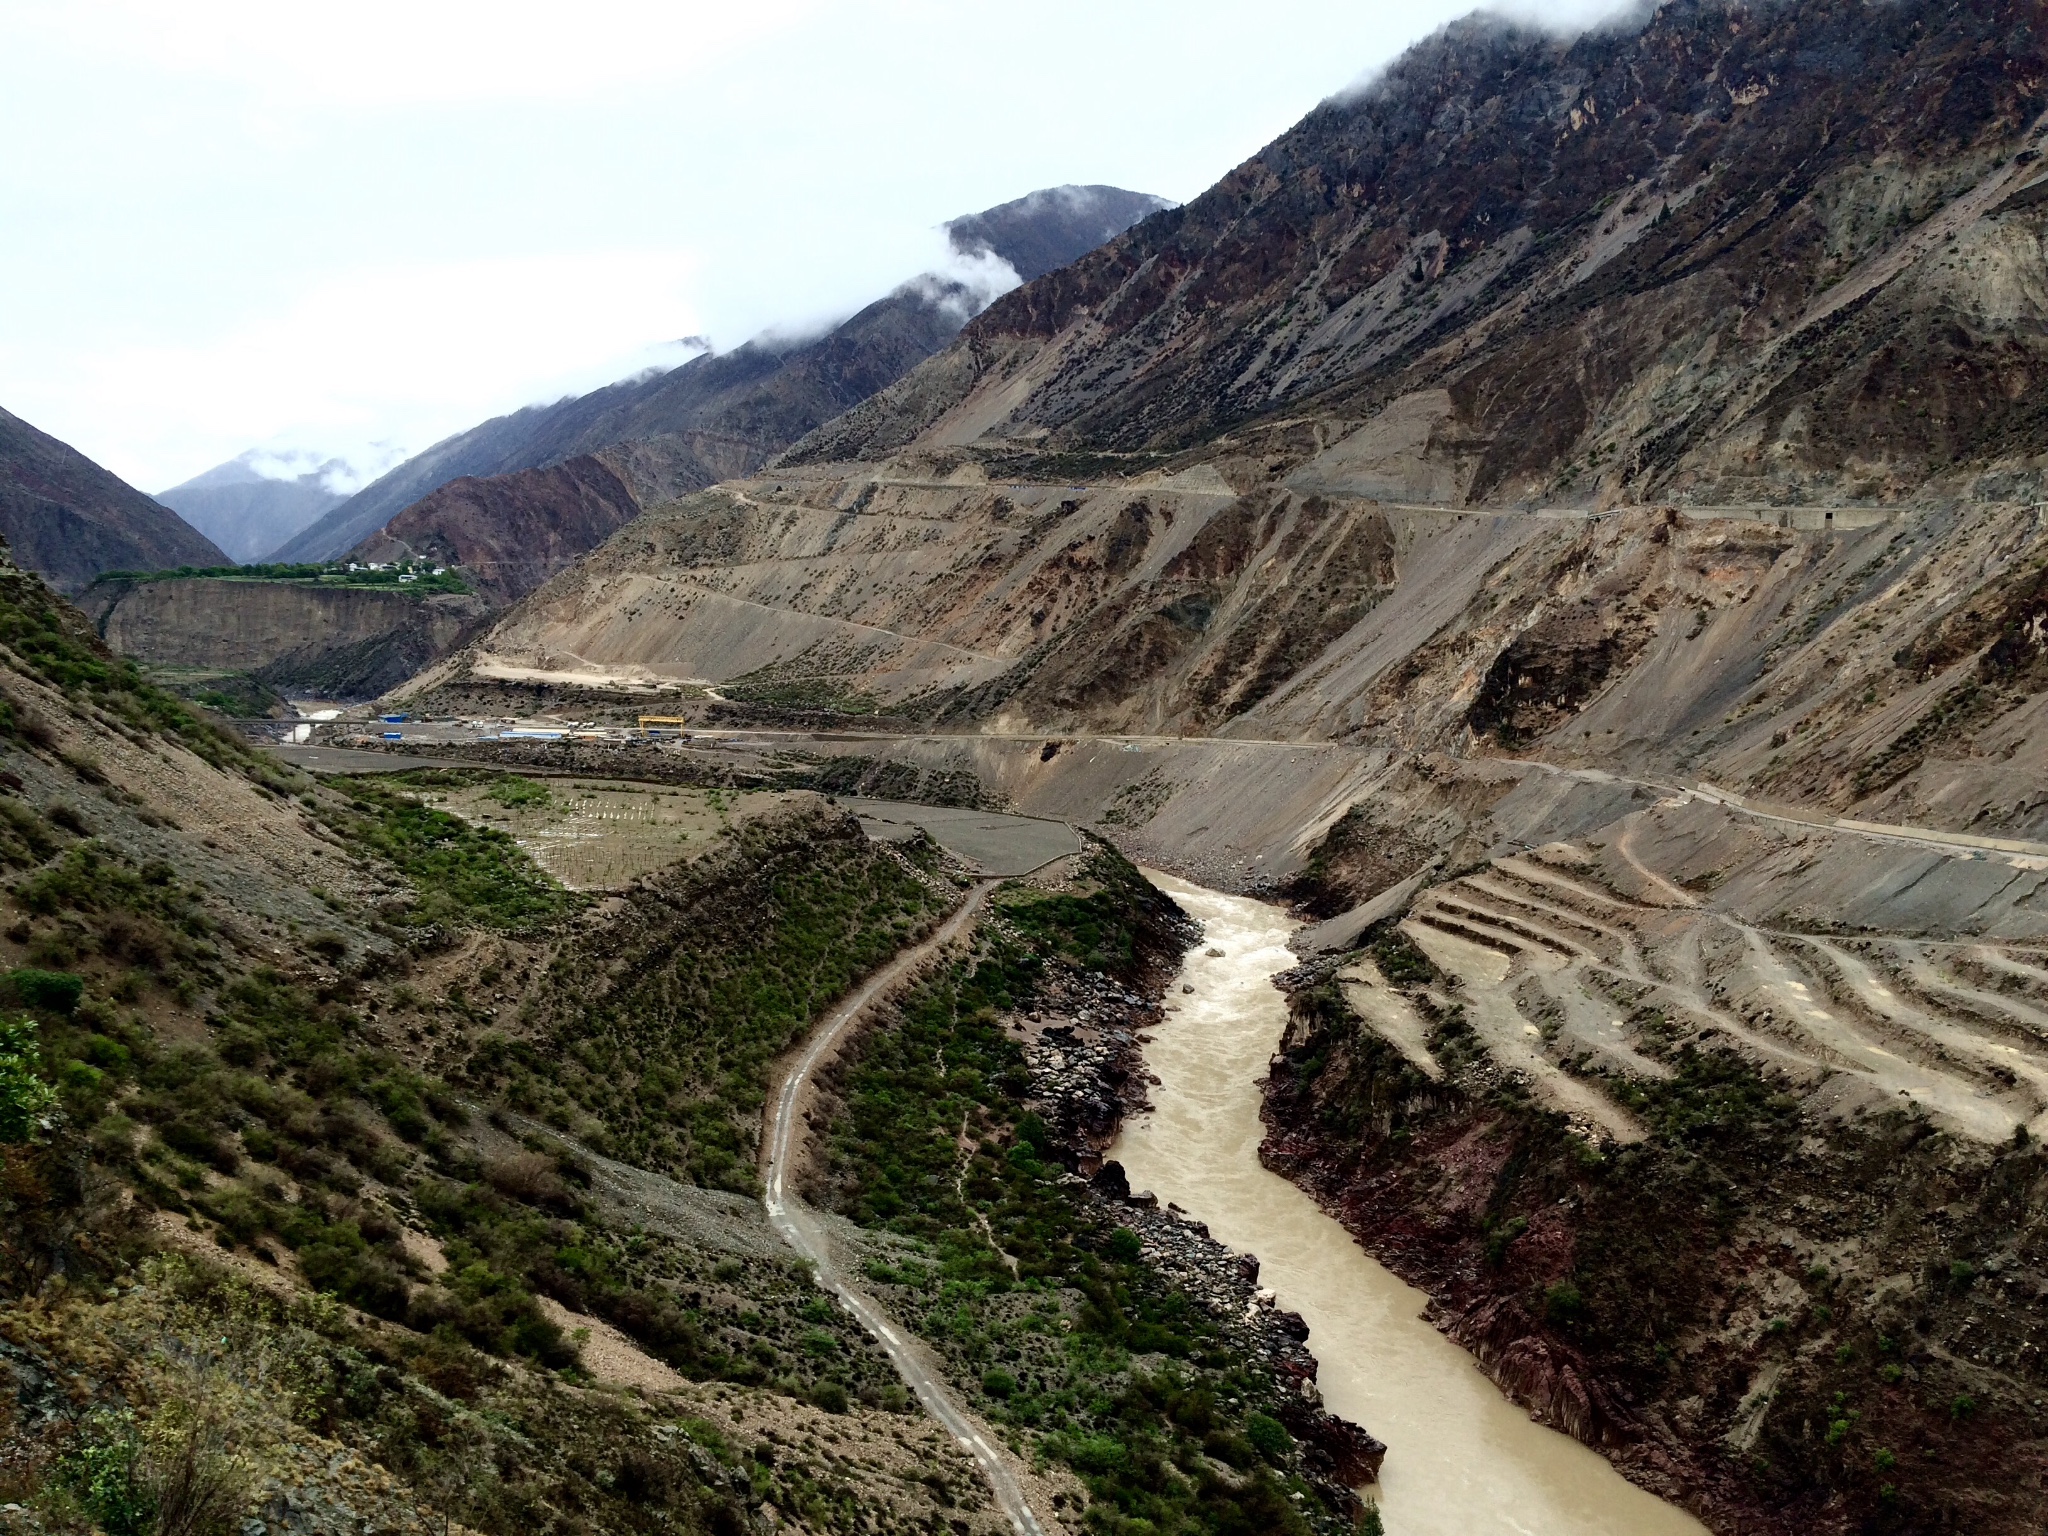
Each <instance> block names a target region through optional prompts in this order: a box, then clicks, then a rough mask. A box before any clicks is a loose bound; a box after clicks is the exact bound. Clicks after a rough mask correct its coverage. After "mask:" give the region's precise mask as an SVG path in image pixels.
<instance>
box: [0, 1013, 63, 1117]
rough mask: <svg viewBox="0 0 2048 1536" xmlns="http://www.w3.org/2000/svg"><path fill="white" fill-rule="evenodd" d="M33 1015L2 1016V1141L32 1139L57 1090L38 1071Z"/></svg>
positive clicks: (0, 1034) (0, 1051)
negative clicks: (26, 1016)
mask: <svg viewBox="0 0 2048 1536" xmlns="http://www.w3.org/2000/svg"><path fill="white" fill-rule="evenodd" d="M36 1058H37V1051H36V1026H35V1021H34V1020H33V1019H27V1018H14V1019H0V1145H11V1144H14V1143H18V1142H24V1141H33V1140H34V1139H35V1137H36V1135H37V1133H38V1132H40V1131H42V1130H43V1129H44V1120H43V1117H44V1116H45V1115H47V1114H48V1113H49V1112H50V1107H51V1106H52V1105H53V1104H55V1103H56V1102H57V1092H56V1090H55V1089H54V1088H52V1087H51V1086H50V1085H49V1084H48V1083H46V1082H44V1081H43V1079H42V1076H41V1075H40V1074H39V1073H38V1072H37V1071H36Z"/></svg>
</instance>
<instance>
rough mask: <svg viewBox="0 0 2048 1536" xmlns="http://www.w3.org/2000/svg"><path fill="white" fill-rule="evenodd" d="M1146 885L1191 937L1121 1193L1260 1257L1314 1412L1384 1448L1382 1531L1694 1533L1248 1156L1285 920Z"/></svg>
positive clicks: (1124, 1152)
mask: <svg viewBox="0 0 2048 1536" xmlns="http://www.w3.org/2000/svg"><path fill="white" fill-rule="evenodd" d="M1151 878H1152V880H1153V881H1154V883H1155V884H1157V885H1159V886H1160V887H1161V888H1162V889H1164V890H1166V891H1167V892H1168V893H1170V894H1171V895H1172V896H1173V897H1174V899H1175V900H1177V901H1178V902H1179V903H1180V904H1181V905H1182V906H1183V907H1184V908H1186V909H1187V911H1188V912H1189V913H1190V914H1191V915H1192V916H1194V917H1196V918H1198V919H1199V920H1200V921H1201V923H1202V924H1203V927H1204V935H1203V939H1202V942H1201V943H1200V944H1198V945H1196V947H1195V948H1194V949H1193V950H1191V951H1190V952H1189V954H1188V957H1187V963H1186V967H1185V969H1184V971H1183V974H1182V975H1181V977H1180V979H1179V980H1178V981H1177V982H1176V983H1175V985H1174V988H1173V990H1172V991H1171V992H1170V993H1169V994H1168V997H1167V999H1166V1001H1167V1003H1168V1005H1169V1006H1172V1007H1175V1008H1177V1009H1178V1012H1174V1013H1168V1014H1167V1015H1166V1016H1165V1018H1164V1020H1163V1021H1162V1023H1161V1024H1160V1025H1159V1026H1158V1027H1157V1028H1155V1029H1154V1031H1153V1042H1152V1044H1150V1045H1149V1046H1147V1047H1146V1050H1145V1059H1146V1063H1147V1065H1148V1066H1149V1067H1150V1069H1151V1070H1152V1072H1153V1073H1155V1074H1156V1075H1157V1077H1158V1079H1159V1082H1158V1085H1157V1086H1156V1087H1154V1088H1153V1089H1152V1102H1153V1105H1154V1108H1153V1110H1152V1111H1151V1112H1150V1113H1148V1114H1146V1115H1143V1116H1140V1117H1136V1118H1134V1119H1132V1120H1131V1121H1130V1122H1129V1123H1128V1124H1127V1125H1126V1127H1125V1129H1124V1132H1123V1135H1122V1137H1121V1138H1120V1140H1119V1141H1118V1142H1117V1145H1116V1147H1115V1149H1114V1150H1113V1151H1112V1152H1111V1153H1110V1155H1111V1156H1112V1157H1115V1158H1116V1159H1117V1160H1118V1161H1120V1162H1121V1163H1122V1164H1123V1165H1124V1168H1125V1170H1126V1171H1127V1172H1128V1174H1129V1175H1130V1180H1131V1186H1132V1188H1134V1189H1150V1190H1152V1191H1153V1192H1154V1193H1155V1194H1157V1195H1158V1196H1159V1198H1160V1199H1161V1200H1162V1201H1166V1200H1171V1201H1173V1202H1174V1203H1175V1204H1177V1205H1179V1206H1180V1207H1181V1208H1182V1209H1183V1210H1185V1211H1187V1212H1188V1213H1189V1214H1190V1215H1192V1216H1194V1217H1196V1218H1198V1219H1199V1220H1202V1221H1205V1222H1207V1223H1208V1225H1209V1229H1210V1230H1211V1232H1213V1233H1214V1234H1215V1236H1216V1237H1217V1238H1218V1239H1219V1240H1221V1241H1223V1242H1225V1243H1228V1244H1230V1245H1231V1246H1232V1247H1234V1248H1236V1249H1238V1250H1240V1251H1241V1252H1247V1253H1255V1254H1257V1255H1258V1256H1259V1260H1260V1265H1261V1270H1260V1279H1261V1283H1262V1284H1264V1285H1266V1286H1268V1287H1270V1288H1271V1289H1272V1290H1273V1291H1274V1292H1275V1293H1276V1294H1277V1296H1278V1298H1279V1303H1280V1305H1281V1306H1283V1307H1287V1308H1290V1309H1292V1310H1293V1311H1296V1312H1299V1313H1300V1314H1301V1315H1302V1317H1303V1318H1304V1319H1305V1320H1306V1321H1307V1322H1308V1324H1309V1328H1310V1333H1309V1340H1308V1344H1309V1348H1310V1349H1311V1350H1313V1351H1314V1353H1315V1356H1316V1359H1317V1361H1318V1362H1319V1363H1320V1369H1321V1377H1320V1385H1321V1387H1322V1393H1323V1400H1324V1402H1325V1404H1326V1405H1327V1406H1328V1407H1329V1408H1330V1410H1331V1411H1332V1412H1334V1413H1337V1414H1339V1415H1341V1416H1343V1417H1344V1418H1347V1419H1350V1420H1352V1421H1353V1422H1354V1423H1358V1424H1362V1425H1364V1426H1365V1428H1366V1429H1368V1430H1369V1431H1371V1432H1372V1433H1373V1434H1374V1435H1376V1436H1378V1437H1379V1438H1380V1439H1381V1440H1384V1441H1385V1442H1386V1444H1387V1457H1386V1463H1385V1465H1384V1466H1383V1468H1382V1469H1381V1473H1380V1484H1379V1487H1378V1488H1377V1490H1374V1491H1373V1492H1374V1494H1375V1496H1376V1497H1377V1498H1378V1500H1379V1505H1380V1513H1381V1516H1382V1518H1383V1520H1384V1522H1385V1525H1386V1529H1387V1531H1388V1532H1389V1533H1390V1536H1492V1533H1496V1532H1499V1533H1514V1536H1701V1533H1702V1532H1703V1530H1704V1527H1702V1526H1701V1525H1700V1524H1699V1522H1698V1521H1696V1520H1694V1519H1693V1518H1692V1516H1690V1515H1688V1514H1686V1513H1684V1512H1683V1511H1682V1510H1679V1509H1677V1508H1675V1507H1674V1506H1672V1505H1669V1504H1666V1503H1664V1502H1663V1501H1662V1500H1660V1499H1657V1498H1655V1497H1653V1496H1652V1495H1650V1494H1648V1493H1645V1492H1644V1491H1643V1490H1642V1489H1640V1488H1637V1487H1636V1486H1635V1485H1634V1484H1632V1483H1630V1482H1628V1481H1627V1480H1626V1479H1624V1478H1623V1477H1622V1476H1621V1475H1620V1474H1619V1473H1618V1472H1616V1471H1615V1470H1614V1469H1613V1468H1612V1467H1611V1466H1609V1465H1608V1464H1607V1462H1606V1461H1604V1460H1603V1459H1601V1457H1600V1456H1598V1455H1597V1454H1596V1453H1594V1452H1593V1451H1591V1450H1589V1449H1587V1448H1586V1447H1585V1446H1583V1445H1580V1444H1579V1443H1578V1442H1577V1441H1575V1440H1572V1439H1570V1438H1569V1437H1567V1436H1565V1435H1561V1434H1558V1433H1557V1432H1556V1431H1554V1430H1550V1429H1546V1428H1544V1427H1543V1426H1541V1425H1539V1424H1535V1423H1532V1422H1531V1421H1530V1419H1529V1417H1528V1415H1527V1413H1526V1412H1524V1411H1523V1410H1522V1409H1519V1408H1517V1407H1515V1406H1514V1405H1513V1404H1512V1403H1510V1402H1508V1401H1507V1399H1506V1398H1504V1397H1503V1396H1501V1394H1500V1392H1499V1390H1498V1389H1497V1388H1495V1387H1494V1385H1493V1383H1492V1382H1490V1381H1488V1380H1487V1379H1486V1377H1485V1376H1483V1375H1481V1374H1480V1372H1479V1370H1478V1369H1477V1368H1476V1367H1475V1366H1474V1364H1473V1362H1472V1359H1471V1357H1470V1356H1469V1355H1467V1354H1466V1353H1465V1352H1464V1351H1463V1350H1461V1349H1459V1348H1458V1347H1457V1346H1456V1345H1455V1344H1452V1343H1451V1342H1450V1341H1449V1340H1447V1339H1445V1338H1444V1337H1443V1336H1442V1335H1440V1334H1439V1333H1437V1331H1436V1330H1435V1329H1434V1328H1432V1327H1430V1326H1429V1324H1427V1323H1426V1322H1424V1321H1422V1319H1421V1316H1420V1313H1421V1311H1422V1307H1423V1303H1424V1300H1425V1298H1424V1296H1423V1294H1422V1292H1420V1291H1418V1290H1415V1289H1414V1288H1413V1287H1411V1286H1409V1285H1407V1284H1406V1283H1404V1282H1403V1281H1401V1280H1399V1279H1396V1278H1395V1277H1394V1275H1392V1274H1391V1273H1390V1272H1388V1271H1387V1270H1386V1269H1384V1268H1383V1267H1381V1266H1380V1265H1379V1264H1377V1263H1375V1262H1374V1261H1373V1260H1372V1259H1370V1258H1369V1257H1367V1256H1366V1254H1365V1252H1364V1250H1363V1249H1361V1248H1360V1247H1359V1246H1358V1244H1356V1243H1355V1242H1353V1241H1352V1239H1351V1236H1350V1234H1349V1233H1348V1232H1346V1231H1345V1230H1344V1228H1343V1227H1342V1226H1340V1225H1339V1224H1338V1223H1337V1222H1336V1221H1335V1220H1334V1219H1332V1218H1331V1217H1329V1216H1327V1215H1325V1214H1324V1213H1323V1211H1322V1210H1321V1209H1320V1208H1319V1207H1318V1206H1317V1205H1316V1203H1315V1202H1314V1201H1313V1200H1311V1199H1310V1198H1309V1197H1308V1196H1307V1195H1306V1194H1304V1193H1303V1192H1302V1191H1301V1190H1299V1189H1297V1188H1295V1186H1294V1185H1292V1184H1290V1183H1288V1182H1287V1181H1286V1180H1285V1179H1283V1178H1281V1177H1280V1176H1279V1175H1278V1174H1276V1173H1273V1172H1270V1171H1269V1170H1268V1169H1266V1168H1265V1167H1264V1166H1262V1165H1261V1164H1260V1162H1259V1155H1258V1153H1259V1142H1260V1139H1261V1138H1262V1136H1263V1135H1264V1131H1265V1127H1264V1126H1263V1125H1262V1124H1261V1122H1260V1120H1259V1102H1260V1090H1259V1083H1260V1080H1261V1079H1262V1078H1264V1077H1265V1075H1266V1064H1267V1061H1268V1059H1269V1058H1270V1057H1271V1056H1272V1054H1273V1052H1274V1051H1275V1050H1277V1049H1278V1048H1279V1044H1280V1037H1281V1034H1282V1032H1283V1030H1284V1029H1285V1027H1286V1023H1287V1006H1286V1001H1285V999H1284V998H1283V997H1282V996H1281V994H1280V992H1279V991H1278V989H1277V988H1275V987H1274V986H1273V985H1272V983H1271V977H1272V976H1273V975H1274V974H1275V973H1276V972H1279V971H1283V970H1286V969H1288V968H1289V967H1291V966H1293V965H1294V964H1295V963H1296V957H1295V956H1294V955H1293V954H1292V953H1291V952H1290V951H1289V950H1288V948H1287V936H1288V934H1289V933H1290V932H1291V931H1292V929H1293V928H1294V926H1295V925H1294V924H1293V923H1292V922H1290V921H1289V920H1288V919H1287V918H1286V916H1285V915H1284V914H1283V913H1282V912H1281V911H1280V910H1279V909H1278V908H1276V907H1272V906H1268V905H1266V904H1265V903H1263V902H1257V901H1251V900H1247V899H1245V898H1243V897H1236V896H1225V895H1222V894H1221V893H1219V892H1216V891H1210V890H1205V889H1203V888H1202V887H1200V886H1196V885H1189V884H1187V883H1186V882H1184V881H1181V880H1176V879H1174V878H1172V877H1171V876H1167V875H1160V874H1153V875H1152V876H1151ZM1211 949H1215V950H1221V951H1222V954H1221V955H1220V956H1211V955H1210V954H1209V953H1208V951H1209V950H1211ZM1182 984H1185V985H1188V986H1191V987H1193V988H1194V990H1193V992H1191V993H1184V992H1182V991H1181V990H1180V988H1181V986H1182Z"/></svg>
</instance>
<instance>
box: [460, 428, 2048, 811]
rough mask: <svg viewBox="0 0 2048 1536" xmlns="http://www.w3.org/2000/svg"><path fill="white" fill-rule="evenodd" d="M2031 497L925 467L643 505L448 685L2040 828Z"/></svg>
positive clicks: (943, 463) (2041, 649)
mask: <svg viewBox="0 0 2048 1536" xmlns="http://www.w3.org/2000/svg"><path fill="white" fill-rule="evenodd" d="M2044 560H2048V528H2044V524H2043V521H2042V512H2041V510H2040V509H2039V508H2038V507H2036V506H2033V505H2029V504H2015V503H2001V504H1977V505H1970V506H1964V505H1945V506H1936V507H1928V508H1918V509H1910V510H1907V509H1902V510H1901V511H1899V512H1897V513H1892V514H1878V513H1867V512H1866V513H1853V514H1852V513H1851V512H1849V511H1847V510H1842V511H1837V512H1834V513H1829V512H1825V511H1817V510H1812V509H1804V510H1799V511H1779V512H1765V513H1757V514H1752V515H1749V516H1745V517H1733V516H1728V515H1713V516H1709V515H1705V514H1700V513H1692V512H1682V511H1680V510H1679V509H1677V508H1676V507H1674V506H1670V505H1665V506H1662V507H1638V508H1630V509H1622V510H1617V511H1615V512H1611V513H1608V514H1603V515H1598V516H1594V515H1589V514H1582V513H1576V512H1570V511H1550V512H1543V513H1533V514H1532V513H1524V512H1511V511H1505V510H1502V511H1488V512H1477V511H1471V510H1465V511H1451V510H1447V509H1432V508H1426V507H1416V506H1406V505H1392V504H1388V503H1381V502H1372V501H1366V500H1361V499H1358V498H1339V497H1333V496H1327V495H1323V494H1321V493H1312V492H1311V493H1303V492H1295V491H1289V490H1285V489H1276V488H1272V487H1262V486H1255V487H1253V488H1252V489H1249V490H1242V491H1241V490H1239V489H1237V488H1235V487H1233V485H1232V484H1231V482H1230V480H1228V479H1226V478H1225V477H1224V476H1223V475H1222V474H1221V473H1219V472H1217V471H1216V470H1215V469H1214V468H1213V467H1207V466H1205V467H1203V468H1201V469H1199V470H1195V471H1190V472H1186V473H1182V474H1176V475H1153V476H1146V477H1139V478H1135V479H1132V480H1127V481H1120V482H1109V483H1098V484H1093V485H1088V484H1065V485H1062V484H1046V483H1044V482H1042V481H1040V482H1029V481H990V480H989V479H988V478H987V477H986V474H985V472H984V471H983V470H982V469H981V467H980V466H979V465H977V464H974V463H972V462H971V461H967V460H964V459H960V458H958V457H955V456H947V455H929V454H922V453H916V454H907V455H903V456H900V457H899V458H898V459H896V460H892V461H890V462H889V463H888V464H885V465H882V466H877V467H871V468H864V469H861V470H859V471H856V472H851V473H848V472H844V471H840V470H829V469H820V470H796V469H792V470H785V471H782V472H780V473H779V474H777V475H776V476H774V477H772V478H762V479H757V480H752V481H745V482H738V483H734V484H731V485H728V486H724V487H719V488H717V489H714V490H712V491H707V492H704V493H701V494H699V495H697V496H694V497H689V498H685V499H683V500H681V501H678V502H674V503H670V504H668V505H666V506H663V507H659V508H656V509H655V510H654V511H652V512H651V513H649V514H648V515H646V516H644V517H642V518H641V519H640V520H638V521H637V522H635V523H633V524H632V525H631V526H630V527H628V528H626V529H625V530H623V531H622V532H621V533H620V534H618V535H617V536H615V537H614V539H613V540H612V541H611V542H609V543H608V544H607V545H606V546H605V547H604V548H602V549H600V550H599V551H597V552H596V553H594V554H593V555H592V556H591V557H589V558H588V559H586V560H585V561H583V562H581V563H579V564H578V565H577V566H575V567H574V568H573V569H570V570H567V571H564V572H563V573H561V574H560V575H558V576H557V577H555V578H554V579H553V580H552V581H551V582H550V583H549V584H548V585H547V586H546V587H544V588H543V589H542V590H540V591H539V592H537V593H535V594H534V595H533V596H532V597H531V598H529V599H528V600H526V601H525V602H524V603H522V604H521V605H519V606H518V607H517V608H515V609H514V610H513V611H512V612H511V613H509V614H508V615H507V616H506V617H505V618H504V619H503V620H501V621H500V622H499V623H498V624H497V625H496V626H495V627H494V628H493V629H492V630H491V631H490V632H489V634H488V635H487V636H485V637H484V638H483V639H482V640H481V641H480V642H479V643H478V645H477V646H476V647H475V649H474V650H473V651H472V652H470V653H468V654H467V655H465V656H464V657H462V658H460V659H459V665H458V671H461V672H463V673H464V674H465V675H473V676H474V677H476V678H481V679H484V680H486V681H487V680H489V679H490V678H494V677H495V678H500V679H505V680H526V681H534V680H541V681H545V680H547V679H550V678H553V679H555V680H557V681H561V682H573V681H579V680H580V681H581V682H583V683H585V684H588V685H599V684H618V683H634V682H638V683H648V682H659V681H673V682H708V683H712V684H723V683H731V682H734V681H736V680H740V679H749V678H751V679H760V678H769V679H775V680H778V681H779V682H781V683H783V684H793V683H799V682H801V683H805V684H807V685H816V687H817V688H818V689H820V690H822V692H823V694H824V695H828V696H832V697H843V698H848V699H852V698H864V699H868V700H874V701H879V702H880V703H882V704H883V705H885V706H886V707H887V708H888V709H889V710H890V711H891V713H893V714H896V715H899V716H900V715H908V716H910V717H912V718H917V719H922V720H923V721H925V722H927V723H929V724H931V725H934V726H938V727H941V728H944V729H949V730H966V731H978V732H995V733H1011V732H1042V733H1044V734H1046V735H1048V736H1058V735H1073V734H1084V733H1101V732H1136V733H1145V734H1162V735H1173V736H1179V735H1181V734H1187V735H1191V736H1193V735H1205V736H1206V735H1216V736H1222V737H1227V738H1240V739H1277V740H1287V741H1300V742H1318V741H1321V742H1339V743H1347V744H1352V745H1356V746H1361V747H1372V748H1386V749H1392V750H1399V751H1407V752H1448V753H1451V754H1453V755H1457V756H1461V757H1468V758H1469V757H1488V756H1514V757H1534V758H1538V759H1541V760H1543V761H1545V762H1548V763H1551V764H1554V765H1558V766H1572V767H1577V766H1591V767H1600V768H1607V769H1612V770H1615V771H1621V772H1627V773H1633V774H1636V775H1639V776H1647V777H1653V778H1661V779H1663V780H1664V781H1666V782H1679V781H1687V782H1690V781H1694V780H1698V779H1702V778H1704V779H1707V780H1710V781H1711V782H1713V783H1716V784H1724V785H1729V786H1731V787H1734V788H1738V789H1745V790H1747V791H1749V792H1751V793H1756V794H1761V795H1764V796H1765V797H1766V798H1770V799H1777V800H1783V801H1786V802H1791V803H1804V804H1809V805H1813V806H1816V807H1825V808H1826V809H1827V810H1829V811H1830V812H1853V813H1855V814H1859V815H1866V816H1870V817H1873V818H1875V819H1881V820H1901V821H1909V822H1916V823H1924V824H1929V825H1939V826H1944V827H1948V828H1950V829H1951V830H1958V831H1965V830H1968V831H1976V832H1986V833H1988V832H1998V831H2004V832H2008V833H2012V834H2015V835H2019V836H2029V835H2039V833H2040V831H2041V830H2042V829H2043V828H2044V827H2048V786H2043V785H2042V784H2041V783H2040V782H2038V781H2039V777H2040V775H2039V765H2038V763H2037V762H2035V761H2034V759H2033V758H2032V757H2030V756H2029V754H2028V753H2027V752H2026V750H2025V743H2026V742H2028V741H2029V740H2035V739H2038V738H2039V736H2040V734H2041V733H2042V732H2043V731H2044V730H2048V718H2044V716H2043V711H2044V709H2048V632H2044V630H2043V627H2042V626H2043V624H2044V623H2048V617H2044V612H2043V609H2042V606H2041V605H2042V601H2043V598H2042V594H2041V592H2040V590H2039V588H2040V570H2041V566H2042V563H2043V562H2044Z"/></svg>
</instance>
